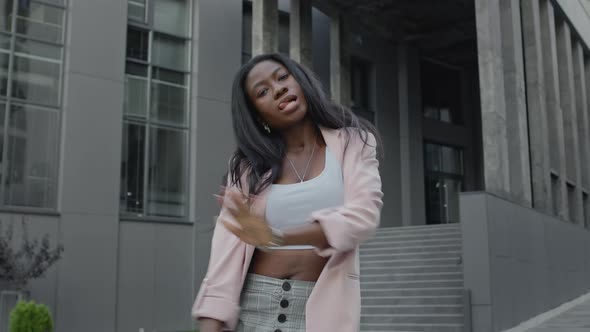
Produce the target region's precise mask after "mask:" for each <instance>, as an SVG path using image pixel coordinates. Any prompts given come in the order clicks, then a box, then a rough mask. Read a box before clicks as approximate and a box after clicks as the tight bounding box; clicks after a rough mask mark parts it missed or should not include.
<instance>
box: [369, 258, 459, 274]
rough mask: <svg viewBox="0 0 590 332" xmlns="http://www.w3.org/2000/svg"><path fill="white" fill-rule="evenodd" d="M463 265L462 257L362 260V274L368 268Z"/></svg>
mask: <svg viewBox="0 0 590 332" xmlns="http://www.w3.org/2000/svg"><path fill="white" fill-rule="evenodd" d="M460 263H461V259H460V257H444V258H423V259H415V258H410V259H379V260H369V261H367V260H360V267H361V273H362V271H363V269H364V268H367V267H375V266H380V267H385V266H396V267H401V266H417V265H421V266H427V265H459V264H460Z"/></svg>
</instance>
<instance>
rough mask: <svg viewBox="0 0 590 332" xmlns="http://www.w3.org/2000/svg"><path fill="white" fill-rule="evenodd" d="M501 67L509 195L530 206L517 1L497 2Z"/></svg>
mask: <svg viewBox="0 0 590 332" xmlns="http://www.w3.org/2000/svg"><path fill="white" fill-rule="evenodd" d="M500 26H501V32H502V54H503V56H502V62H503V63H502V68H503V71H504V96H505V98H506V99H505V100H506V128H507V132H506V134H507V139H508V142H510V144H508V166H509V175H510V196H511V197H512V199H513V200H514V201H515V202H518V203H520V204H521V205H523V206H527V207H531V206H532V193H531V171H530V160H529V137H528V123H527V105H526V93H525V79H524V61H523V46H522V29H521V15H520V1H519V0H504V1H500Z"/></svg>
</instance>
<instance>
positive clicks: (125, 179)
mask: <svg viewBox="0 0 590 332" xmlns="http://www.w3.org/2000/svg"><path fill="white" fill-rule="evenodd" d="M144 158H145V126H144V125H139V124H132V123H125V124H124V126H123V150H122V164H121V196H120V198H121V209H122V210H125V211H127V212H133V213H137V214H143V205H144V204H143V196H144V192H143V188H144V181H143V179H144V165H145V162H144Z"/></svg>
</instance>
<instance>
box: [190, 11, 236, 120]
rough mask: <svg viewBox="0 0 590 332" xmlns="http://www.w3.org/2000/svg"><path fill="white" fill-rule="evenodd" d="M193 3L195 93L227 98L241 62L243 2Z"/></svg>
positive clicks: (227, 100) (212, 97)
mask: <svg viewBox="0 0 590 332" xmlns="http://www.w3.org/2000/svg"><path fill="white" fill-rule="evenodd" d="M195 7H196V8H195V17H194V21H193V22H194V25H195V27H194V29H193V34H194V39H195V41H196V43H195V45H194V54H193V61H198V62H195V64H197V66H196V67H195V66H193V70H195V68H196V74H197V75H198V76H197V77H198V89H197V94H196V95H198V96H200V97H206V98H210V99H215V100H219V101H224V102H229V101H230V100H231V82H232V80H233V77H234V75H235V73H236V72H237V70H238V68H239V67H240V64H241V54H242V2H241V1H218V0H201V1H195ZM198 111H199V110H198V109H197V112H198Z"/></svg>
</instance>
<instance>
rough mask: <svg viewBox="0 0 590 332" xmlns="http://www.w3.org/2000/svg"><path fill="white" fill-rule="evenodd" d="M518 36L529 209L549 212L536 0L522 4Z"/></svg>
mask: <svg viewBox="0 0 590 332" xmlns="http://www.w3.org/2000/svg"><path fill="white" fill-rule="evenodd" d="M521 6H522V7H521V9H522V13H521V14H522V33H523V41H524V43H523V45H524V54H525V58H526V59H527V61H526V62H525V65H526V66H525V71H526V91H527V94H526V95H527V103H528V119H529V136H530V137H529V139H530V141H529V148H530V152H531V161H530V162H531V180H532V190H533V207H534V208H535V209H538V210H540V211H543V212H545V213H548V214H550V213H552V211H553V199H552V197H551V171H550V164H549V153H550V152H549V138H548V136H549V129H548V128H547V105H546V102H545V75H544V73H543V47H542V45H541V20H540V15H541V13H540V8H539V1H538V0H531V1H522V2H521Z"/></svg>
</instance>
